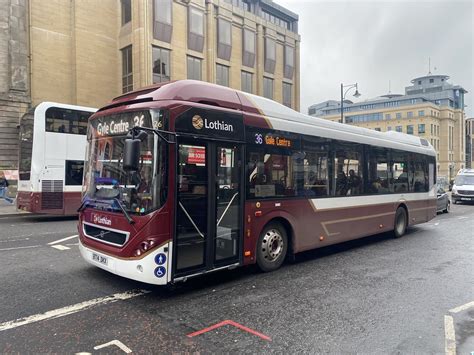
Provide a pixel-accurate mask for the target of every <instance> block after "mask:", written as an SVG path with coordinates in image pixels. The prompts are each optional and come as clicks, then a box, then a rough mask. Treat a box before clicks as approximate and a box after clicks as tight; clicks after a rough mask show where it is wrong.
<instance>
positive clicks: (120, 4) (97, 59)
mask: <svg viewBox="0 0 474 355" xmlns="http://www.w3.org/2000/svg"><path fill="white" fill-rule="evenodd" d="M299 44H300V36H299V35H298V16H297V15H296V14H294V13H293V12H291V11H289V10H287V9H285V8H283V7H281V6H279V5H277V4H275V3H273V2H272V1H271V0H133V1H132V0H121V1H119V0H100V1H98V0H81V1H70V0H54V1H52V0H51V1H49V0H29V1H26V0H0V133H1V134H0V169H7V168H11V169H15V168H16V165H17V163H16V160H17V154H18V147H17V146H18V144H17V142H18V138H17V137H18V128H17V126H18V122H19V117H21V115H22V114H23V113H24V112H26V111H27V110H28V108H29V107H32V106H35V105H37V104H38V103H40V102H43V101H55V102H61V103H66V104H74V105H83V106H89V107H100V106H102V105H104V104H105V103H107V102H109V101H110V100H111V99H112V98H113V97H115V96H118V95H120V94H122V93H124V92H127V91H129V90H132V89H138V88H140V87H143V86H147V85H151V84H153V83H156V82H161V81H168V80H179V79H186V78H191V79H198V80H205V81H209V82H214V83H217V84H221V85H226V86H230V87H232V88H235V89H240V90H244V91H248V92H252V93H255V94H257V95H263V96H266V97H269V98H272V99H274V100H276V101H279V102H281V103H284V104H286V105H288V106H291V107H293V108H294V109H296V110H299V100H300V93H299V85H300V67H299V62H300V61H299V53H300V49H299Z"/></svg>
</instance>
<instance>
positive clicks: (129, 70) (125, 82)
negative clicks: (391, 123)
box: [122, 46, 133, 93]
mask: <svg viewBox="0 0 474 355" xmlns="http://www.w3.org/2000/svg"><path fill="white" fill-rule="evenodd" d="M132 90H133V67H132V46H128V47H125V48H124V49H122V92H123V93H126V92H129V91H132Z"/></svg>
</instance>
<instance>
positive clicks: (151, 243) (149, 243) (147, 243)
mask: <svg viewBox="0 0 474 355" xmlns="http://www.w3.org/2000/svg"><path fill="white" fill-rule="evenodd" d="M155 246H156V241H155V240H153V239H147V240H144V241H143V242H141V243H140V247H139V248H137V249H136V250H135V251H134V252H133V256H140V255H142V254H143V253H145V252H147V251H148V250H150V249H152V248H154V247H155Z"/></svg>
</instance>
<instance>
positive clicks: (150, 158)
mask: <svg viewBox="0 0 474 355" xmlns="http://www.w3.org/2000/svg"><path fill="white" fill-rule="evenodd" d="M163 119H164V113H163V111H162V110H151V111H139V112H126V113H119V114H115V115H110V116H102V117H97V118H93V119H91V120H90V122H89V127H88V134H87V137H88V149H87V161H86V168H85V174H84V195H83V201H84V203H86V204H87V206H88V207H92V208H98V209H106V210H119V209H122V208H125V209H126V210H127V212H129V213H134V214H146V213H148V212H151V211H153V210H156V209H157V208H159V207H161V206H162V205H163V203H164V201H165V200H166V196H167V192H168V187H167V179H166V177H167V164H168V157H167V152H168V147H167V143H166V142H165V141H164V140H163V139H161V138H160V137H159V136H158V135H156V134H153V133H149V134H148V135H146V136H145V137H144V138H143V140H142V142H141V146H140V148H141V149H140V163H139V169H138V171H134V172H130V171H126V170H124V169H123V149H124V143H125V139H126V138H127V134H128V132H129V130H130V129H131V128H132V127H135V126H140V127H150V128H152V127H153V128H157V129H159V128H161V127H162V126H163Z"/></svg>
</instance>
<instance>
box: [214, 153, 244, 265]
mask: <svg viewBox="0 0 474 355" xmlns="http://www.w3.org/2000/svg"><path fill="white" fill-rule="evenodd" d="M215 151H216V155H217V156H216V163H217V169H216V174H215V176H216V181H215V186H216V194H215V207H214V209H215V215H216V218H215V220H214V227H215V231H214V232H215V237H214V258H213V263H214V265H215V266H216V267H217V266H220V265H226V264H231V263H234V262H237V261H238V260H239V255H240V235H241V224H240V222H241V219H242V215H241V208H242V191H241V187H242V186H241V183H240V182H241V181H242V179H241V176H240V175H241V165H242V163H241V157H240V154H241V152H240V148H239V147H238V146H234V145H221V144H217V145H216V149H215Z"/></svg>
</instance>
